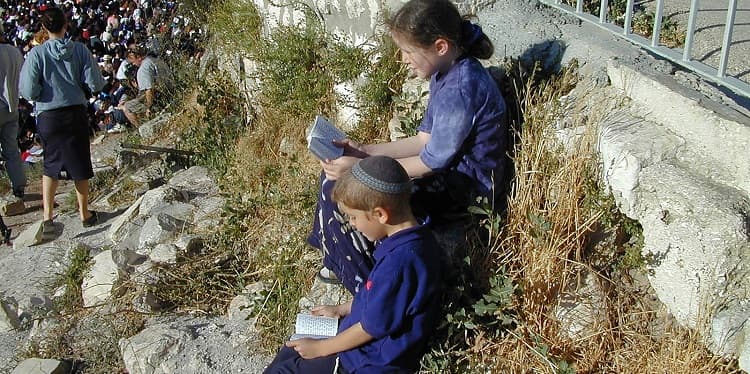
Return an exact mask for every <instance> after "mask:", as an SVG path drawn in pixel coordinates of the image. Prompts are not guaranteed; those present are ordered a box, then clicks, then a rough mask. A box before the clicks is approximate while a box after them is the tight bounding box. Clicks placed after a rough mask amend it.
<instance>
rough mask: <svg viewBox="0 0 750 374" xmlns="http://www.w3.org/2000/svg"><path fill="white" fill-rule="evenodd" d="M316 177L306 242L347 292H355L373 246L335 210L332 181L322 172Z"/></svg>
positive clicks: (370, 262)
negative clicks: (315, 199) (318, 184)
mask: <svg viewBox="0 0 750 374" xmlns="http://www.w3.org/2000/svg"><path fill="white" fill-rule="evenodd" d="M320 181H321V188H320V195H319V196H318V205H317V207H316V209H315V218H314V222H313V230H312V232H311V233H310V236H308V238H307V242H308V243H309V244H310V245H312V246H313V247H315V248H318V249H320V250H321V251H322V252H323V265H324V266H325V267H326V268H328V269H329V270H331V271H333V272H334V273H335V274H336V276H337V277H338V278H339V280H341V283H342V284H343V285H344V287H346V289H347V290H349V292H351V293H355V292H356V291H357V290H358V288H359V284H360V283H362V282H364V281H365V280H367V276H368V275H369V274H370V270H372V267H373V265H374V263H375V261H374V260H373V258H372V251H373V248H374V246H373V244H372V243H371V242H370V241H368V240H367V239H366V238H365V237H364V236H363V235H362V234H361V233H360V232H359V231H357V230H355V229H354V228H353V227H352V225H350V224H349V222H348V220H346V219H345V218H344V216H343V215H342V214H341V212H339V209H338V205H337V204H336V203H335V202H334V201H333V200H332V199H331V193H332V192H333V186H334V182H333V181H329V180H327V179H325V175H324V174H322V173H321V177H320Z"/></svg>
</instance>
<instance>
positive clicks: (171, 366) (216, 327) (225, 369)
mask: <svg viewBox="0 0 750 374" xmlns="http://www.w3.org/2000/svg"><path fill="white" fill-rule="evenodd" d="M245 327H246V323H244V322H243V323H236V322H234V321H231V320H227V319H226V318H191V317H178V318H176V319H172V320H165V319H159V320H154V321H151V322H150V323H149V326H147V327H146V328H145V329H143V331H141V332H140V333H138V334H137V335H135V336H132V337H130V338H128V339H121V340H120V352H121V353H122V357H123V361H124V362H125V367H126V368H127V370H128V372H129V373H130V374H152V373H181V374H198V373H238V372H243V373H260V372H262V371H263V369H264V368H265V365H267V364H268V363H269V362H270V360H271V358H270V357H267V356H265V355H262V354H258V353H256V351H255V349H253V350H248V347H247V345H248V344H247V343H248V341H253V340H255V339H257V337H256V336H255V335H254V334H253V333H248V332H246V331H245ZM258 351H260V350H258Z"/></svg>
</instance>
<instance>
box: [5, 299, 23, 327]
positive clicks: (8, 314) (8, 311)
mask: <svg viewBox="0 0 750 374" xmlns="http://www.w3.org/2000/svg"><path fill="white" fill-rule="evenodd" d="M20 328H21V321H20V320H19V319H18V307H17V306H16V305H14V304H13V303H11V302H10V301H9V300H5V299H0V333H3V332H10V331H14V330H18V329H20Z"/></svg>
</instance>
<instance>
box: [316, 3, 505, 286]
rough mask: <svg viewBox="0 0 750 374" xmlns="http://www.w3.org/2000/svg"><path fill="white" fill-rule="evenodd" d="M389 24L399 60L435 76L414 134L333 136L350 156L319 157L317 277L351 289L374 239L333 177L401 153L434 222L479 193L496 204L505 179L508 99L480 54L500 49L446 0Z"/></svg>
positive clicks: (420, 208) (402, 13)
mask: <svg viewBox="0 0 750 374" xmlns="http://www.w3.org/2000/svg"><path fill="white" fill-rule="evenodd" d="M388 27H389V29H390V32H391V35H392V37H393V40H394V41H395V43H396V45H397V46H398V48H399V49H400V50H401V57H402V60H403V62H404V63H406V64H407V65H408V66H409V67H410V68H411V70H412V71H413V72H414V73H416V75H418V76H419V77H420V78H422V79H429V81H430V99H429V102H428V104H427V109H426V112H425V114H424V119H423V120H422V123H421V124H420V126H419V127H418V129H417V130H418V133H417V134H416V135H414V136H411V137H408V138H405V139H401V140H397V141H394V142H390V143H381V144H367V145H360V144H357V143H355V142H354V141H351V140H348V139H347V140H344V141H342V142H337V144H338V145H339V146H340V147H342V148H344V156H342V157H339V158H337V159H335V160H324V161H321V166H322V168H323V172H324V175H325V178H324V179H322V185H321V195H320V196H319V200H318V206H317V210H316V214H315V219H314V225H313V231H312V233H311V234H310V236H309V237H308V243H309V244H310V245H312V246H313V247H316V248H318V249H321V250H322V252H323V254H324V257H323V265H324V266H325V267H324V268H323V269H322V270H321V272H320V273H319V274H318V277H319V278H321V280H323V281H328V282H336V281H340V282H342V283H343V285H344V286H345V287H346V288H347V289H348V290H349V291H350V292H352V293H354V292H356V290H357V289H358V288H359V285H360V283H361V282H362V281H363V280H364V279H366V278H367V274H368V273H369V271H370V269H372V263H373V259H372V256H371V255H370V252H371V251H372V243H371V242H370V241H368V240H366V238H363V237H362V236H361V235H360V234H358V233H357V232H356V231H354V230H351V228H348V227H347V225H346V222H345V221H344V220H343V219H342V215H341V213H340V212H339V211H338V208H337V207H336V204H334V203H333V202H332V201H331V199H330V192H331V189H332V188H333V184H334V183H333V181H335V180H336V179H338V177H339V176H341V175H342V174H343V173H344V172H345V171H346V170H348V169H350V168H351V166H352V165H353V164H354V163H355V162H356V161H357V160H359V159H360V158H363V157H366V156H374V155H385V156H390V157H393V158H395V159H397V160H398V162H399V163H400V164H401V165H402V166H403V167H404V169H406V171H407V173H408V174H409V176H410V177H411V178H414V183H415V185H416V191H415V192H414V193H413V195H412V207H413V208H414V210H415V212H417V213H418V216H420V217H421V218H425V217H430V220H431V222H433V223H436V222H450V221H451V220H455V219H456V217H457V216H460V215H462V214H465V213H466V210H467V208H468V206H469V205H470V204H472V203H474V202H475V199H476V197H480V196H482V197H486V198H488V199H489V202H490V203H493V204H494V201H495V200H497V201H498V202H499V201H500V199H495V195H496V194H498V192H499V191H497V189H496V188H495V182H498V185H500V182H501V181H503V179H504V178H505V174H504V173H505V170H504V169H505V159H506V148H507V137H508V126H507V122H506V114H505V101H504V100H503V97H502V95H501V94H500V91H499V89H498V87H497V85H496V83H495V81H494V80H493V79H492V77H491V76H490V75H489V73H488V72H487V70H486V69H485V68H484V67H483V66H482V64H481V63H480V62H479V61H478V60H477V58H483V59H486V58H489V57H491V56H492V53H493V51H494V47H493V45H492V42H491V41H490V40H489V39H488V38H487V36H486V35H485V34H484V33H483V32H482V29H481V28H480V27H479V26H478V25H476V24H473V23H471V22H470V21H468V20H464V19H463V18H462V17H461V16H460V14H459V12H458V10H457V9H456V6H455V5H454V4H453V3H452V2H451V1H450V0H411V1H409V2H407V3H406V4H404V6H403V7H402V8H401V9H400V10H399V11H398V12H396V14H395V15H394V16H393V18H391V20H390V21H389V23H388ZM331 272H332V273H333V275H332V274H331Z"/></svg>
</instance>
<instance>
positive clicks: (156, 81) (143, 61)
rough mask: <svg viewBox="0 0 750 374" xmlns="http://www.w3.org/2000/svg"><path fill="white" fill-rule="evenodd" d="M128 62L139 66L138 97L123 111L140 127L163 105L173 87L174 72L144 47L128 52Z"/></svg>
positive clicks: (127, 104) (137, 78)
mask: <svg viewBox="0 0 750 374" xmlns="http://www.w3.org/2000/svg"><path fill="white" fill-rule="evenodd" d="M127 60H128V62H129V63H130V64H132V65H135V66H138V72H137V73H136V82H137V83H138V96H137V97H136V98H134V99H133V100H130V101H128V102H126V103H125V105H123V111H124V112H125V117H127V118H128V120H129V121H130V123H132V124H133V125H134V126H136V127H138V126H140V123H141V120H142V119H144V118H150V117H151V116H152V115H153V114H154V113H155V112H156V109H157V108H159V107H160V106H161V105H162V104H163V102H164V100H165V97H166V95H167V93H168V92H170V91H171V89H172V86H173V79H172V72H171V71H170V70H169V67H167V64H166V63H164V61H162V60H161V59H159V58H157V57H154V56H151V55H149V54H148V53H147V51H146V50H145V48H144V47H132V48H131V49H130V50H128V53H127Z"/></svg>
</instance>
